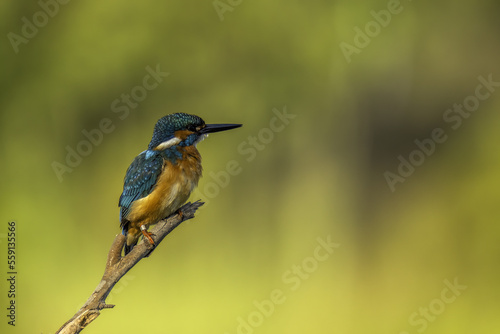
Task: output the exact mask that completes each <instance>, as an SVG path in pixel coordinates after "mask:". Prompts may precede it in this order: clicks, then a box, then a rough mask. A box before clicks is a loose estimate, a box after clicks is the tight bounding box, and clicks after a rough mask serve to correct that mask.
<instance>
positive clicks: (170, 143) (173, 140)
mask: <svg viewBox="0 0 500 334" xmlns="http://www.w3.org/2000/svg"><path fill="white" fill-rule="evenodd" d="M180 142H181V140H180V139H179V138H177V137H174V138H170V139H169V140H167V141H164V142H163V143H161V144H159V145H158V146H156V147H155V148H154V149H155V150H159V151H163V150H166V149H167V148H169V147H172V146H174V145H177V144H179V143H180Z"/></svg>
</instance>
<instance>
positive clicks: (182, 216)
mask: <svg viewBox="0 0 500 334" xmlns="http://www.w3.org/2000/svg"><path fill="white" fill-rule="evenodd" d="M177 214H178V215H179V217H181V219H183V218H184V212H182V211H181V209H178V210H177Z"/></svg>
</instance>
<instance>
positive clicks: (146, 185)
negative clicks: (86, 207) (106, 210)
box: [118, 151, 163, 227]
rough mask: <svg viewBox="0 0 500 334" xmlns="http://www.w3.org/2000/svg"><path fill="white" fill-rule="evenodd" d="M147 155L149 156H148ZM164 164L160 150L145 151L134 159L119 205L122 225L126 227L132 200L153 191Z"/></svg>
mask: <svg viewBox="0 0 500 334" xmlns="http://www.w3.org/2000/svg"><path fill="white" fill-rule="evenodd" d="M151 152H152V153H151ZM146 153H148V154H146ZM146 155H147V156H148V158H146ZM162 166H163V157H162V155H161V154H160V152H157V151H144V152H142V153H141V154H139V155H138V156H137V157H136V158H135V159H134V161H133V162H132V164H131V165H130V167H129V168H128V169H127V173H126V174H125V180H124V185H123V193H122V194H121V196H120V200H119V202H118V205H119V206H120V207H121V209H120V221H121V225H122V227H124V225H125V223H126V217H127V214H128V213H129V210H130V207H131V206H132V202H134V201H136V200H138V199H140V198H143V197H146V196H148V195H149V194H150V193H151V192H152V191H153V188H154V185H155V183H156V180H157V179H158V176H159V175H160V173H161V170H162Z"/></svg>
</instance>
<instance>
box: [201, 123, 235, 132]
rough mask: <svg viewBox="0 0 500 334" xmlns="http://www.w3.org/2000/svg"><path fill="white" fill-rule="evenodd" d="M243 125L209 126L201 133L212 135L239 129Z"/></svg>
mask: <svg viewBox="0 0 500 334" xmlns="http://www.w3.org/2000/svg"><path fill="white" fill-rule="evenodd" d="M240 126H242V124H207V125H205V127H204V128H203V129H201V130H200V133H212V132H219V131H226V130H231V129H235V128H239V127H240Z"/></svg>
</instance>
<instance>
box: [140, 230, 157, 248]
mask: <svg viewBox="0 0 500 334" xmlns="http://www.w3.org/2000/svg"><path fill="white" fill-rule="evenodd" d="M141 232H142V235H143V236H144V238H146V239H147V240H148V241H149V243H150V244H151V246H153V247H155V246H156V244H155V241H154V240H153V238H151V236H152V235H154V234H153V233H151V232H148V228H147V227H146V225H141Z"/></svg>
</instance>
